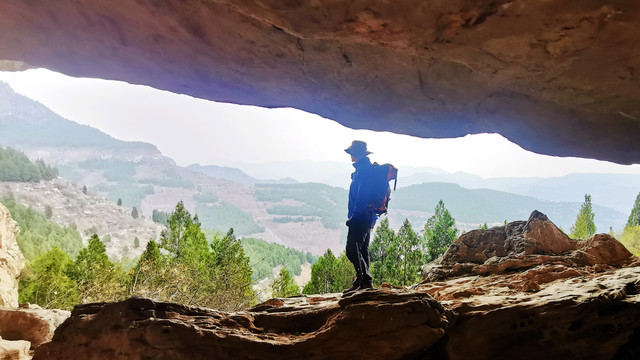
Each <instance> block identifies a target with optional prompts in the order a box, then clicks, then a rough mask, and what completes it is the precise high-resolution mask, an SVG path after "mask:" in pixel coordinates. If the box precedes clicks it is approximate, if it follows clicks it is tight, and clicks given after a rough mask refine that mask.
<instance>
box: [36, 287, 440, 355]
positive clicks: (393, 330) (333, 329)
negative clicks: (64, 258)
mask: <svg viewBox="0 0 640 360" xmlns="http://www.w3.org/2000/svg"><path fill="white" fill-rule="evenodd" d="M447 324H448V321H447V319H446V316H445V310H444V308H442V306H440V304H438V302H437V301H435V300H433V299H432V298H431V296H429V295H428V294H425V293H416V292H403V291H398V290H393V289H389V290H375V291H369V292H363V293H359V294H355V295H353V296H351V297H348V298H340V296H337V295H335V294H334V295H329V296H324V297H320V296H310V297H297V298H289V299H286V300H279V299H275V300H271V301H269V302H267V303H264V304H262V305H260V306H258V307H256V308H253V309H251V310H249V311H248V312H244V313H237V314H226V313H222V312H218V311H214V310H208V309H199V308H189V307H184V306H179V305H175V304H168V303H157V302H153V301H151V300H148V299H140V298H132V299H129V300H126V301H124V302H120V303H115V304H90V305H82V306H77V307H76V308H75V309H74V310H73V312H72V315H71V318H70V319H69V320H68V321H67V322H65V323H64V324H63V325H62V326H60V327H59V328H58V330H57V331H56V333H55V336H54V339H53V341H52V342H51V343H47V344H44V345H42V346H40V347H39V348H37V349H36V353H35V356H34V359H49V360H52V359H95V360H97V359H110V360H113V359H166V360H169V359H171V360H180V359H185V360H186V359H358V358H371V359H390V358H396V357H397V354H413V355H415V354H420V353H421V352H422V351H423V350H424V349H425V348H428V347H430V346H431V345H433V344H434V343H435V342H436V341H438V340H439V339H441V338H442V337H443V336H444V332H445V329H446V327H447Z"/></svg>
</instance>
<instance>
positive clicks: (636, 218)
mask: <svg viewBox="0 0 640 360" xmlns="http://www.w3.org/2000/svg"><path fill="white" fill-rule="evenodd" d="M631 226H640V193H638V196H636V201H635V202H634V203H633V209H632V210H631V214H630V215H629V220H627V226H626V227H631Z"/></svg>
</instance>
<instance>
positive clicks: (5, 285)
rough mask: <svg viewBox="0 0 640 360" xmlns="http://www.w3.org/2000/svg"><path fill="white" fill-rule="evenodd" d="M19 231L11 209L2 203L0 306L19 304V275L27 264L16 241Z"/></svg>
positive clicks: (0, 217)
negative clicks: (10, 211)
mask: <svg viewBox="0 0 640 360" xmlns="http://www.w3.org/2000/svg"><path fill="white" fill-rule="evenodd" d="M18 231H19V230H18V227H17V225H16V222H15V221H13V219H12V218H11V214H10V213H9V210H7V208H6V207H4V205H2V204H0V306H8V307H17V306H18V276H19V275H20V272H21V271H22V269H23V268H24V264H25V258H24V256H22V252H20V248H19V247H18V243H16V235H18Z"/></svg>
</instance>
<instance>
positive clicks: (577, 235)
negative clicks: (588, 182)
mask: <svg viewBox="0 0 640 360" xmlns="http://www.w3.org/2000/svg"><path fill="white" fill-rule="evenodd" d="M594 217H595V214H594V213H593V207H592V205H591V195H589V194H585V195H584V203H583V204H582V206H581V207H580V212H579V213H578V217H577V219H576V221H575V222H574V223H573V225H571V232H570V233H569V236H570V237H571V238H573V239H588V238H590V237H592V236H593V235H594V234H595V233H596V224H595V223H594V222H593V219H594Z"/></svg>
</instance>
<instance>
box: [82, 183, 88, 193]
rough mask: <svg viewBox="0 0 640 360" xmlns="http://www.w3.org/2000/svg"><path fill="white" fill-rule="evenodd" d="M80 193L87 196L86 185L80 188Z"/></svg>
mask: <svg viewBox="0 0 640 360" xmlns="http://www.w3.org/2000/svg"><path fill="white" fill-rule="evenodd" d="M82 193H83V194H85V195H87V185H83V186H82Z"/></svg>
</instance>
